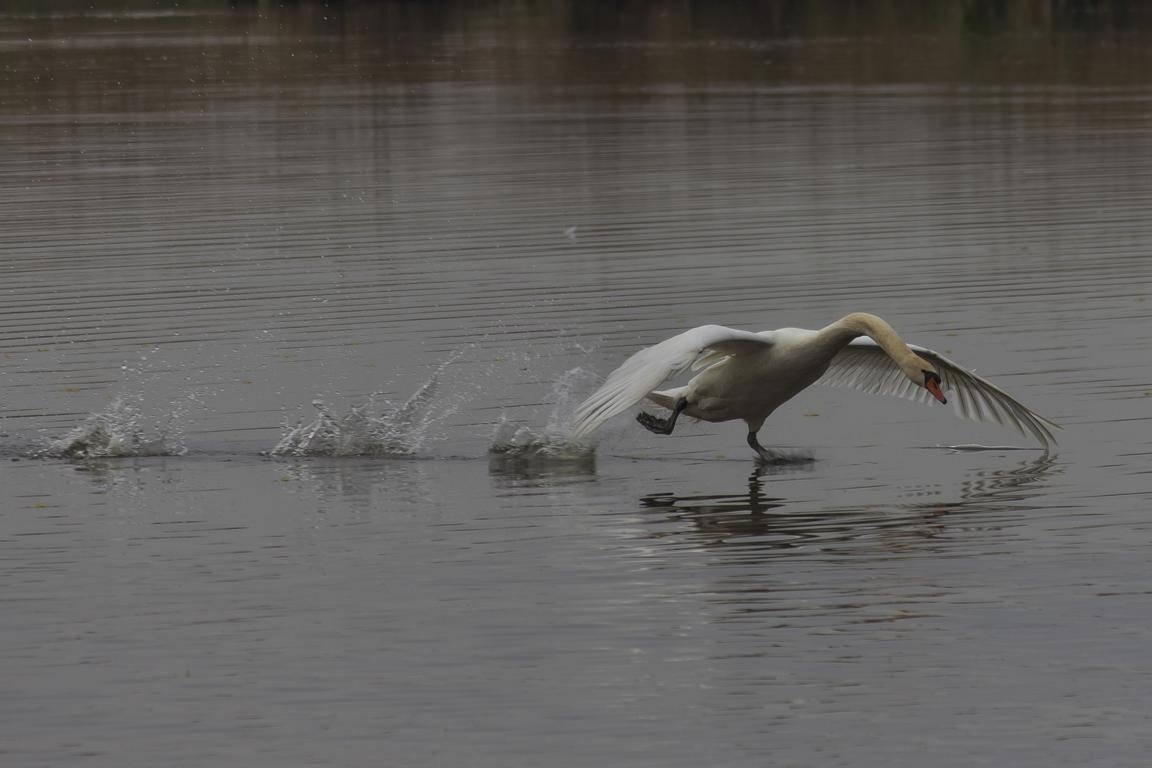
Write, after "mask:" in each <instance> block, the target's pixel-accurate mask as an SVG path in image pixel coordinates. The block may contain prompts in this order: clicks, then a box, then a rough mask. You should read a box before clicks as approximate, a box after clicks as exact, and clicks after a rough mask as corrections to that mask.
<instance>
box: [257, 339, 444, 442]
mask: <svg viewBox="0 0 1152 768" xmlns="http://www.w3.org/2000/svg"><path fill="white" fill-rule="evenodd" d="M460 354H461V353H460V352H457V353H455V354H454V355H452V356H451V357H449V358H448V359H447V360H445V361H444V362H443V363H441V364H440V365H439V366H438V367H437V368H436V370H435V371H433V372H432V375H431V376H430V377H429V378H428V380H427V381H426V382H424V383H423V384H422V385H421V386H420V388H419V389H417V390H416V392H415V393H414V394H413V395H412V396H411V397H410V398H408V399H407V400H405V401H404V402H403V403H402V404H400V405H399V406H393V405H392V404H391V403H389V402H387V401H384V402H383V403H382V404H381V405H380V406H378V405H377V395H372V396H370V397H369V398H368V401H367V402H366V403H363V404H361V405H354V406H352V407H351V408H350V409H349V410H348V412H347V413H344V414H337V413H333V412H332V411H331V409H329V408H328V406H327V405H326V404H325V403H324V401H323V400H313V401H312V406H313V407H314V408H316V410H317V415H316V417H315V418H314V419H313V420H312V421H309V422H307V423H305V422H303V421H299V422H297V423H296V424H295V425H293V426H291V427H289V428H288V429H287V430H286V431H285V433H284V436H283V437H282V438H280V442H278V443H277V444H276V447H274V448H273V449H272V450H271V451H270V455H272V456H414V455H416V453H417V452H419V450H420V449H421V448H422V447H423V446H424V444H425V443H426V442H427V441H428V439H429V436H430V434H431V431H432V426H433V425H434V424H435V423H436V422H438V421H439V420H441V419H443V418H444V417H446V416H449V415H450V414H452V413H454V412H455V410H456V408H457V405H455V404H452V403H445V402H442V401H440V400H438V399H437V398H436V394H437V390H438V389H439V387H440V380H441V377H442V376H443V373H444V371H445V369H447V368H448V366H449V365H451V364H452V363H453V362H455V361H456V360H457V358H459V357H460Z"/></svg>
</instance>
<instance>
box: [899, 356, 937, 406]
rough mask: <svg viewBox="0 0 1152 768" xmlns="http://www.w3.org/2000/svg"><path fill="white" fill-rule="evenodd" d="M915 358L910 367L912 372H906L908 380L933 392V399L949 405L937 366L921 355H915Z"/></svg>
mask: <svg viewBox="0 0 1152 768" xmlns="http://www.w3.org/2000/svg"><path fill="white" fill-rule="evenodd" d="M913 357H914V358H915V359H914V360H913V362H912V365H911V366H909V367H910V368H911V370H907V369H906V370H905V371H904V372H905V373H906V374H907V375H908V378H910V379H912V381H914V382H916V383H917V384H918V385H920V386H921V387H924V389H926V390H928V391H929V392H931V393H932V397H934V398H936V399H937V400H939V401H940V402H942V403H947V402H948V398H946V397H944V390H943V389H941V388H940V373H939V372H938V371H937V370H936V366H934V365H932V363H930V362H928V361H927V360H925V359H924V358H922V357H920V356H919V355H913Z"/></svg>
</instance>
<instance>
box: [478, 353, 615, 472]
mask: <svg viewBox="0 0 1152 768" xmlns="http://www.w3.org/2000/svg"><path fill="white" fill-rule="evenodd" d="M595 378H596V376H595V374H594V373H592V372H591V371H589V370H587V369H585V368H572V369H571V370H568V371H566V372H565V373H564V374H562V375H561V376H560V377H559V378H558V379H557V380H556V383H555V384H554V385H552V392H551V394H550V397H549V399H550V400H551V401H552V402H553V406H552V409H551V411H550V412H549V414H548V420H547V423H546V424H545V426H544V428H543V430H535V429H533V428H531V427H529V426H527V425H525V424H516V423H513V422H511V421H509V420H508V419H506V418H503V417H502V418H501V419H500V422H499V423H498V424H497V425H496V431H495V434H494V435H493V436H492V444H491V447H489V449H488V451H489V453H490V454H492V455H494V456H503V457H510V458H518V459H525V460H530V459H532V460H540V461H547V460H558V461H581V460H586V459H590V458H591V457H593V456H594V455H595V448H594V446H592V445H590V444H588V443H585V442H580V441H575V440H572V438H571V437H569V434H570V432H571V421H572V415H573V413H574V412H575V410H576V404H577V402H578V400H579V396H578V393H579V392H581V391H582V390H583V389H584V388H585V385H586V384H587V383H588V382H590V381H594V380H595Z"/></svg>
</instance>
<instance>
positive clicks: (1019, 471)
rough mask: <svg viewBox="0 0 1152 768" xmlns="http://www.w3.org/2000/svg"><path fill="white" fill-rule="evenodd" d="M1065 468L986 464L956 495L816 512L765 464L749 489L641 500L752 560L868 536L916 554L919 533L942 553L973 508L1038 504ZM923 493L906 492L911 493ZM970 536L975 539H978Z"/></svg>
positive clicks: (659, 523)
mask: <svg viewBox="0 0 1152 768" xmlns="http://www.w3.org/2000/svg"><path fill="white" fill-rule="evenodd" d="M1059 471H1060V470H1059V468H1058V466H1057V465H1056V463H1055V460H1054V459H1052V458H1050V457H1047V456H1045V457H1042V458H1039V459H1035V460H1030V461H1025V462H1021V463H1020V464H1018V465H1017V466H1015V467H1009V468H996V469H993V470H991V471H981V472H978V473H976V474H975V476H973V477H969V478H968V479H966V480H965V481H964V482H963V483H962V484H961V485H960V486H959V488H958V496H957V498H956V499H955V500H948V501H945V500H940V499H935V500H933V501H930V502H926V503H916V502H914V501H911V500H904V501H900V502H897V503H891V502H889V503H886V504H882V505H876V506H868V507H855V506H852V505H849V506H845V507H830V508H824V509H821V510H819V511H815V512H814V511H811V510H810V509H808V508H807V507H808V506H809V505H806V504H804V505H800V509H796V507H797V505H796V504H793V503H790V502H789V500H788V499H786V498H783V497H777V496H773V495H770V492H769V489H768V488H766V487H765V486H766V485H769V486H770V483H771V477H772V475H776V474H779V470H778V469H775V468H767V467H758V468H757V469H756V470H754V471H753V472H752V474H751V475H749V477H748V490H747V492H746V493H738V494H714V495H696V494H693V495H677V494H674V493H651V494H648V495H646V496H644V497H642V498H641V499H640V504H641V507H642V508H644V509H645V510H646V511H650V512H653V513H659V516H658V517H653V518H650V519H649V523H650V525H651V526H652V528H653V529H654V531H653V535H654V536H657V537H660V538H664V537H669V536H671V537H683V538H685V539H687V540H688V541H689V542H691V543H693V544H699V545H703V546H706V547H709V548H711V549H718V550H727V551H729V552H730V553H732V554H733V556H735V557H739V558H740V559H742V560H743V561H745V562H750V561H751V562H754V558H753V556H754V554H755V553H757V552H760V553H761V554H762V555H763V556H764V557H772V556H774V555H775V554H788V553H787V552H784V553H774V552H773V550H801V551H802V553H803V552H807V553H809V554H814V553H827V552H829V551H837V550H846V549H847V548H845V547H842V545H844V544H851V543H853V542H857V541H858V540H860V539H867V540H872V541H880V542H882V545H883V546H884V547H892V548H893V549H894V551H895V550H897V549H898V550H899V551H900V552H901V554H908V551H907V545H909V544H911V543H912V540H916V539H918V540H923V541H922V544H923V545H927V546H926V547H925V549H926V551H930V552H934V553H936V552H938V550H936V549H935V548H933V547H931V545H930V540H932V539H935V538H938V537H939V536H941V535H943V534H946V533H948V532H949V531H950V529H951V528H953V527H959V528H964V527H966V525H967V523H966V518H967V517H969V516H981V515H988V514H990V513H992V514H996V515H1003V514H1011V513H1014V512H1020V511H1025V510H1027V511H1036V510H1038V508H1039V507H1038V506H1037V504H1035V503H1033V502H1032V500H1033V499H1036V498H1039V497H1042V496H1044V495H1045V493H1046V492H1047V489H1046V488H1045V485H1046V483H1045V481H1046V479H1047V477H1048V475H1049V474H1051V473H1053V472H1057V473H1058V472H1059ZM916 495H918V494H917V493H915V492H912V493H908V491H905V492H904V496H905V497H907V496H912V497H915V496H916ZM967 543H968V544H971V543H973V542H972V539H971V538H969V539H968V542H967ZM853 546H855V545H853ZM750 558H753V559H750Z"/></svg>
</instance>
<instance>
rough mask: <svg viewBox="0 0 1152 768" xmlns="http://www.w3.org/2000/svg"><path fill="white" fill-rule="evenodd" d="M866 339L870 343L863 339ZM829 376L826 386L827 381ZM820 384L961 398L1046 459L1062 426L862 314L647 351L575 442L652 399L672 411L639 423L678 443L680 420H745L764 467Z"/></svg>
mask: <svg viewBox="0 0 1152 768" xmlns="http://www.w3.org/2000/svg"><path fill="white" fill-rule="evenodd" d="M860 337H868V338H860ZM689 366H691V368H692V370H694V371H695V370H699V369H701V368H703V369H704V371H703V372H702V373H700V374H699V375H697V376H695V377H694V378H693V379H692V380H691V381H689V382H688V384H687V385H685V386H683V387H676V388H675V389H667V390H664V391H662V392H655V391H653V390H654V389H655V388H656V387H657V386H658V385H659V384H660V383H661V382H663V381H664V380H665V379H667V378H668V377H669V376H671V375H672V374H674V373H677V372H679V371H682V370H684V369H685V368H688V367H689ZM821 377H823V378H822V379H821ZM817 380H820V381H821V383H823V384H830V385H833V386H847V387H855V388H856V389H862V390H865V391H867V392H875V393H879V394H886V395H896V396H898V397H904V398H908V399H911V400H920V401H921V402H928V399H929V397H934V398H936V399H937V400H939V401H940V402H941V403H947V402H948V400H947V399H946V398H945V397H944V391H943V388H942V387H947V388H948V389H949V390H950V391H951V392H952V393H953V394H954V398H953V399H954V402H953V407H954V408H955V410H956V413H957V414H958V415H960V416H963V417H966V418H969V419H974V420H976V421H995V422H997V423H999V424H1005V425H1008V426H1012V427H1015V428H1016V429H1018V430H1020V432H1021V433H1023V434H1031V435H1033V436H1034V437H1035V438H1036V439H1037V440H1039V441H1040V443H1041V444H1042V445H1043V446H1044V449H1045V450H1047V449H1048V448H1049V447H1050V446H1051V444H1052V443H1054V442H1056V440H1055V437H1054V436H1053V434H1052V429H1053V428H1056V429H1059V425H1057V424H1055V423H1053V422H1051V421H1049V420H1048V419H1045V418H1044V417H1042V416H1038V415H1037V414H1035V413H1033V412H1032V411H1030V410H1029V409H1028V408H1026V407H1025V406H1024V405H1022V404H1021V403H1020V402H1019V401H1018V400H1016V398H1014V397H1012V396H1011V395H1009V394H1008V393H1007V392H1005V391H1004V390H1002V389H1000V388H999V387H997V386H996V385H995V384H992V383H991V382H989V381H986V380H984V379H982V378H980V377H979V376H977V375H976V374H974V373H969V372H968V371H965V370H964V369H962V368H961V367H960V366H958V365H956V363H954V362H952V361H951V360H949V359H948V358H946V357H944V356H943V355H940V354H937V353H936V352H933V351H932V350H929V349H925V348H923V347H917V346H912V345H909V344H905V343H904V341H903V340H902V339H901V338H900V337H899V336H898V335H897V333H896V331H895V330H893V328H892V326H890V325H889V324H888V323H886V322H885V321H884V320H882V319H880V318H879V317H877V316H875V315H869V314H866V313H863V312H855V313H853V314H850V315H847V316H845V317H842V318H841V319H839V320H837V321H836V322H834V323H832V324H831V325H829V326H828V327H826V328H822V329H821V330H819V331H810V330H805V329H802V328H781V329H779V330H775V331H762V332H760V333H751V332H749V331H739V330H736V329H734V328H725V327H724V326H721V325H703V326H700V327H699V328H693V329H692V330H690V331H685V332H684V333H681V334H680V335H679V336H673V337H672V338H670V339H667V340H665V341H662V342H660V343H659V344H656V345H655V346H651V347H647V348H645V349H642V350H640V351H639V352H637V353H636V354H634V355H632V356H631V357H629V358H628V359H627V360H625V361H624V364H623V365H621V366H620V367H619V368H617V369H616V370H615V371H613V372H612V373H611V374H610V375H609V376H608V379H607V380H606V381H605V382H604V385H603V386H602V387H600V389H598V390H596V392H594V393H593V394H592V396H591V397H589V398H588V399H587V400H585V401H584V402H583V403H581V404H580V406H579V407H578V408H577V409H576V415H575V418H574V421H573V424H572V437H573V438H574V439H578V440H579V439H583V438H586V437H587V436H588V435H590V434H591V433H592V432H593V431H595V430H596V428H597V427H599V426H600V425H601V424H602V423H604V422H605V421H606V420H607V419H610V418H612V417H613V416H615V415H617V414H619V413H622V412H624V411H626V410H627V409H628V408H630V407H631V406H632V405H633V404H635V403H637V402H639V401H640V400H642V399H644V398H647V399H649V400H651V401H652V402H654V403H656V404H657V405H662V406H664V407H665V408H670V409H671V410H672V414H671V416H669V417H668V418H666V419H660V418H656V417H655V416H652V415H650V414H647V413H641V414H639V415H637V417H636V420H637V421H639V422H640V424H642V425H643V426H644V427H645V428H647V429H649V430H651V431H652V432H656V433H657V434H663V435H669V434H672V430H673V428H674V427H675V426H676V419H677V418H678V417H679V416H680V414H681V413H686V414H688V415H689V416H692V417H693V418H697V419H702V420H704V421H730V420H732V419H743V420H744V421H745V422H747V424H748V445H750V446H751V447H752V450H754V451H756V453H757V454H759V455H760V457H761V458H762V459H764V460H765V461H773V460H776V459H778V458H779V457H777V456H776V455H774V454H773V453H772V452H770V451H768V450H766V449H765V448H764V447H763V446H761V445H760V442H759V440H758V439H757V436H756V435H757V433H758V432H759V431H760V427H761V426H762V425H763V424H764V420H765V419H766V418H768V416H769V415H770V414H771V413H772V412H773V411H775V410H776V409H777V408H778V407H780V406H781V405H782V404H783V403H785V402H787V401H788V400H790V399H791V398H793V397H794V396H795V395H796V394H798V393H799V392H800V391H801V390H803V389H805V388H806V387H808V386H810V385H812V384H813V383H815V382H816V381H817Z"/></svg>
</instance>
